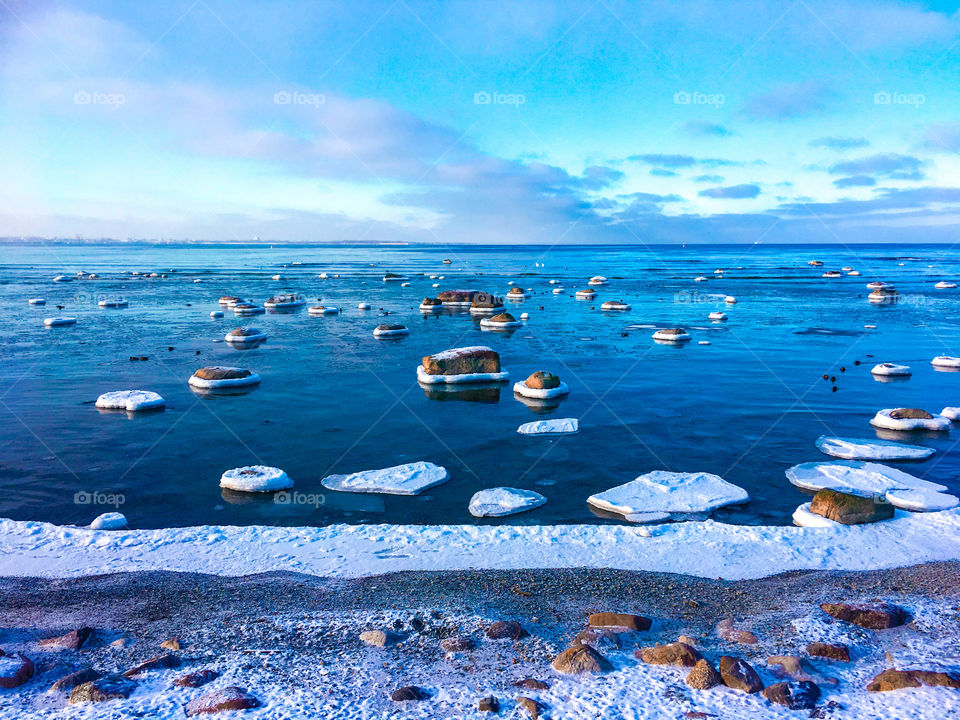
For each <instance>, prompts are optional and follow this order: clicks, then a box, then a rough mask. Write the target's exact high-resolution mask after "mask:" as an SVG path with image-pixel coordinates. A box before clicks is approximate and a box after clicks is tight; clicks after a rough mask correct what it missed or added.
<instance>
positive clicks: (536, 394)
mask: <svg viewBox="0 0 960 720" xmlns="http://www.w3.org/2000/svg"><path fill="white" fill-rule="evenodd" d="M513 391H514V392H515V393H517V394H518V395H523V396H524V397H528V398H534V399H537V400H546V399H548V398H554V397H559V396H561V395H569V394H570V388H569V387H568V386H567V384H566V383H565V382H563V381H561V380H560V378H559V377H557V376H556V375H554V374H553V373H548V372H542V371H539V370H538V371H537V372H535V373H533V374H532V375H530V377H528V378H527V379H526V380H523V381H521V382H516V383H514V384H513Z"/></svg>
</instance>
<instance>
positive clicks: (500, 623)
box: [487, 620, 530, 640]
mask: <svg viewBox="0 0 960 720" xmlns="http://www.w3.org/2000/svg"><path fill="white" fill-rule="evenodd" d="M529 634H530V633H528V632H527V631H526V630H524V629H523V627H522V626H521V625H520V623H518V622H517V621H516V620H497V621H496V622H495V623H492V624H491V625H490V627H488V628H487V637H488V638H490V639H491V640H507V639H509V640H519V639H521V638H525V637H527V635H529Z"/></svg>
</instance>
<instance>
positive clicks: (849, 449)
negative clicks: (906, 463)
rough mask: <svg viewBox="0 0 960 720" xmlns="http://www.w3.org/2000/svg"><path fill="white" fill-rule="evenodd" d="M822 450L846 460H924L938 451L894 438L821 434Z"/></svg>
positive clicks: (818, 444) (820, 446)
mask: <svg viewBox="0 0 960 720" xmlns="http://www.w3.org/2000/svg"><path fill="white" fill-rule="evenodd" d="M817 447H818V448H819V449H820V451H821V452H824V453H826V454H827V455H832V456H833V457H837V458H843V459H844V460H922V459H923V458H928V457H930V456H931V455H933V453H934V452H936V451H935V450H934V449H933V448H928V447H922V446H920V445H905V444H903V443H898V442H893V441H892V440H874V439H859V438H840V437H828V436H826V435H821V436H820V437H819V438H817Z"/></svg>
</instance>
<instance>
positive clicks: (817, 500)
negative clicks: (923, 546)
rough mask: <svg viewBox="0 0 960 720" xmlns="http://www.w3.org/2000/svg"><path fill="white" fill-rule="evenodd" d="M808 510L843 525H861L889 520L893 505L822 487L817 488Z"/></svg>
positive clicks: (891, 515)
mask: <svg viewBox="0 0 960 720" xmlns="http://www.w3.org/2000/svg"><path fill="white" fill-rule="evenodd" d="M810 512H812V513H814V514H815V515H820V516H822V517H825V518H828V519H830V520H833V521H834V522H838V523H842V524H843V525H862V524H864V523H873V522H880V521H881V520H889V519H890V518H892V517H893V505H891V504H890V503H877V502H875V501H874V500H873V498H869V497H862V496H860V495H851V494H850V493H843V492H839V491H837V490H830V489H823V490H818V491H817V494H816V495H814V496H813V500H811V501H810Z"/></svg>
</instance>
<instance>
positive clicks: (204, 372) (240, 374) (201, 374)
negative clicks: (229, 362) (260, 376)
mask: <svg viewBox="0 0 960 720" xmlns="http://www.w3.org/2000/svg"><path fill="white" fill-rule="evenodd" d="M193 374H194V375H195V376H197V377H198V378H200V379H201V380H235V379H237V378H245V377H249V376H250V374H251V373H250V371H249V370H244V369H243V368H231V367H202V368H200V369H199V370H197V371H196V372H195V373H193Z"/></svg>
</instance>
